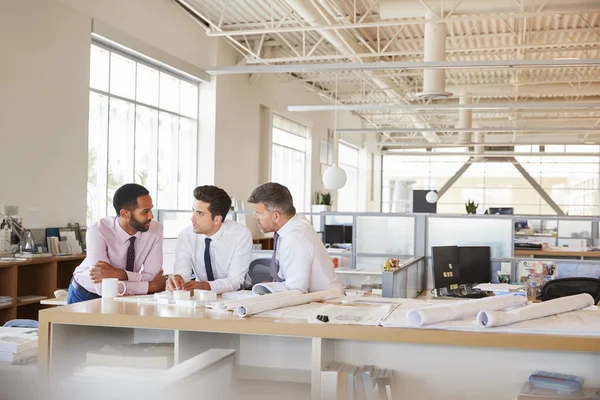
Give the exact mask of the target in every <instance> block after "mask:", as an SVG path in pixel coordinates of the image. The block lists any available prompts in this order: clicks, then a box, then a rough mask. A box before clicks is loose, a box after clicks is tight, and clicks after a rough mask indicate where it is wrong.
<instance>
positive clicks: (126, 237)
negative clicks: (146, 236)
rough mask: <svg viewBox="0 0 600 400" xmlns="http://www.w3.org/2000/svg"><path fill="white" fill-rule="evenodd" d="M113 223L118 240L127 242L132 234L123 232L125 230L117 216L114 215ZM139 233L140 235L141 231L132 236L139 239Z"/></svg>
mask: <svg viewBox="0 0 600 400" xmlns="http://www.w3.org/2000/svg"><path fill="white" fill-rule="evenodd" d="M114 224H115V231H116V232H117V236H118V237H119V240H121V241H122V242H123V243H126V242H128V241H129V239H130V238H131V236H132V235H130V234H129V233H127V232H125V230H124V229H123V228H122V227H121V224H120V223H119V217H115V221H114ZM141 235H142V232H139V231H138V232H136V233H135V235H133V236H135V237H136V239H139V238H140V236H141Z"/></svg>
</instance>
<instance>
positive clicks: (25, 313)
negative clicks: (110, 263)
mask: <svg viewBox="0 0 600 400" xmlns="http://www.w3.org/2000/svg"><path fill="white" fill-rule="evenodd" d="M84 258H85V256H84V255H76V256H67V257H44V258H34V259H31V260H27V261H2V262H0V296H10V297H12V299H13V301H12V303H11V304H0V326H2V325H3V324H4V323H5V322H6V321H10V320H11V319H16V318H24V319H35V320H37V319H38V312H39V311H40V310H41V309H43V308H46V307H47V306H44V305H42V304H40V301H41V300H42V299H43V298H53V297H54V291H56V290H57V289H66V288H68V286H69V282H70V280H71V276H72V275H73V271H74V270H75V268H76V267H77V266H78V265H79V264H80V263H81V261H82V260H83V259H84ZM34 296H35V297H34ZM19 299H20V301H19Z"/></svg>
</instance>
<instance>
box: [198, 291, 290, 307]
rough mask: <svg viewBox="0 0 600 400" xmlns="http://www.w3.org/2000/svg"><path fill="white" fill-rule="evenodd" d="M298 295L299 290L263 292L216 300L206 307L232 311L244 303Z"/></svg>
mask: <svg viewBox="0 0 600 400" xmlns="http://www.w3.org/2000/svg"><path fill="white" fill-rule="evenodd" d="M298 295H300V292H299V291H297V290H289V291H287V292H281V293H275V294H264V295H261V296H255V297H251V298H245V299H239V300H227V301H218V302H216V303H213V304H212V305H209V306H208V307H209V308H213V309H215V310H219V311H233V310H235V309H236V308H237V307H238V306H242V305H245V304H254V303H260V302H263V301H270V300H273V299H280V298H285V297H290V296H298Z"/></svg>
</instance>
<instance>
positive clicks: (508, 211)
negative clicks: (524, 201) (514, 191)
mask: <svg viewBox="0 0 600 400" xmlns="http://www.w3.org/2000/svg"><path fill="white" fill-rule="evenodd" d="M488 214H500V215H513V214H514V208H512V207H490V208H488Z"/></svg>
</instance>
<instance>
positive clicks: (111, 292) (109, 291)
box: [102, 278, 127, 299]
mask: <svg viewBox="0 0 600 400" xmlns="http://www.w3.org/2000/svg"><path fill="white" fill-rule="evenodd" d="M119 285H123V291H122V292H121V291H119ZM126 290H127V287H126V286H125V282H121V281H119V280H118V279H117V278H104V279H102V298H103V299H114V298H115V297H117V296H123V295H124V294H125V291H126Z"/></svg>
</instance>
